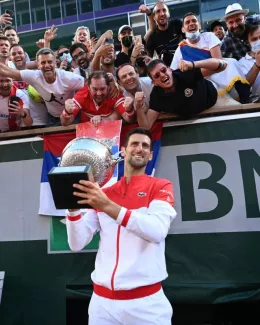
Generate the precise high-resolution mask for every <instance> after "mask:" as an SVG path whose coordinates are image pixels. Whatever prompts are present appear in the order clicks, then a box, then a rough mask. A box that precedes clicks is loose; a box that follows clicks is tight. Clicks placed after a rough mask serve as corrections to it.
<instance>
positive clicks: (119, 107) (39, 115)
mask: <svg viewBox="0 0 260 325" xmlns="http://www.w3.org/2000/svg"><path fill="white" fill-rule="evenodd" d="M139 12H141V13H142V14H145V15H147V19H148V23H149V29H148V31H147V33H146V35H144V36H141V35H136V36H134V35H133V29H132V27H131V26H129V25H123V26H121V27H120V28H119V30H118V32H117V35H116V37H117V38H118V41H119V42H120V45H121V48H120V50H119V51H118V52H116V51H115V46H114V38H113V32H112V31H111V30H108V31H107V32H105V33H104V34H103V35H101V36H100V37H99V38H98V39H97V38H95V37H92V38H91V37H90V31H89V29H88V28H87V27H84V26H82V27H78V29H77V30H76V32H75V36H74V38H73V40H72V45H71V46H68V47H67V46H65V45H61V46H60V47H59V48H58V49H57V50H56V51H54V50H52V49H51V48H52V44H51V43H52V41H53V39H54V38H55V37H56V35H57V32H58V29H57V28H55V27H54V26H52V27H51V28H50V29H48V30H46V32H45V33H44V38H43V39H40V40H39V41H38V42H37V43H36V45H37V46H38V47H39V48H40V49H39V50H38V52H37V53H36V58H35V60H34V61H31V60H30V58H29V56H28V54H27V53H26V52H25V49H24V48H23V47H22V45H21V44H19V37H18V35H17V32H16V30H15V29H14V28H13V27H12V26H11V25H10V24H11V23H12V18H11V17H10V16H9V15H8V14H3V15H2V16H0V23H1V24H5V25H6V27H5V28H4V29H2V30H0V131H1V132H7V131H13V130H19V129H26V128H27V129H28V128H38V127H44V126H58V125H63V126H67V125H70V124H73V123H80V122H87V121H91V122H92V123H93V124H94V125H95V126H98V124H99V123H100V121H101V120H117V119H123V120H124V122H125V123H133V122H137V123H138V124H139V125H140V126H143V127H146V128H149V129H150V128H151V127H152V125H153V123H154V122H155V121H156V120H157V118H158V117H159V115H160V113H163V112H166V113H173V114H176V115H178V116H180V118H189V117H190V116H193V115H195V114H197V113H199V112H201V111H204V110H206V109H208V108H210V107H212V106H214V105H215V104H216V102H217V100H218V99H219V98H225V96H229V98H232V100H233V101H234V102H235V101H239V102H240V103H242V104H246V103H254V102H259V95H260V78H259V70H260V25H259V20H258V17H257V16H256V19H255V20H254V19H253V18H252V16H251V17H248V9H243V8H242V7H241V6H240V4H238V3H234V4H231V5H229V6H228V7H227V8H226V11H225V15H224V16H223V18H222V21H216V22H213V24H212V25H211V31H210V32H202V31H201V26H200V22H199V20H198V18H197V16H196V15H195V14H194V13H191V12H189V13H187V14H186V15H184V17H183V20H179V19H170V12H169V8H168V7H167V5H166V4H165V3H164V2H158V3H156V4H155V6H154V7H153V8H149V7H147V6H146V5H141V6H140V8H139ZM223 14H224V13H223ZM223 22H224V23H225V25H224V24H223ZM224 26H226V28H227V31H225V28H224Z"/></svg>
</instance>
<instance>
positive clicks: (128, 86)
mask: <svg viewBox="0 0 260 325" xmlns="http://www.w3.org/2000/svg"><path fill="white" fill-rule="evenodd" d="M118 77H119V83H120V85H121V86H122V87H124V88H125V90H127V91H130V92H131V91H134V90H136V89H137V88H138V86H139V75H138V73H136V71H135V69H134V67H132V66H131V65H126V66H124V67H122V68H121V69H120V70H119V72H118Z"/></svg>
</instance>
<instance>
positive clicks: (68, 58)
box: [60, 53, 72, 63]
mask: <svg viewBox="0 0 260 325" xmlns="http://www.w3.org/2000/svg"><path fill="white" fill-rule="evenodd" d="M60 59H61V61H64V60H67V62H68V63H71V62H72V57H71V55H70V54H69V53H63V54H62V56H61V57H60Z"/></svg>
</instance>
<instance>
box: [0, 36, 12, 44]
mask: <svg viewBox="0 0 260 325" xmlns="http://www.w3.org/2000/svg"><path fill="white" fill-rule="evenodd" d="M0 40H2V41H8V42H9V44H10V41H9V39H8V37H6V36H1V35H0Z"/></svg>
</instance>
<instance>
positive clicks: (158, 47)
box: [146, 19, 184, 66]
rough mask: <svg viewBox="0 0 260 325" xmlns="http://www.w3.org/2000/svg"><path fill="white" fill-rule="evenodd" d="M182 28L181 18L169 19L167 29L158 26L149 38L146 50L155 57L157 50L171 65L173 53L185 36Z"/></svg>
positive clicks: (160, 56) (161, 57) (165, 61)
mask: <svg viewBox="0 0 260 325" xmlns="http://www.w3.org/2000/svg"><path fill="white" fill-rule="evenodd" d="M181 28H182V22H181V20H179V19H173V20H171V21H169V25H168V28H167V29H166V30H159V29H158V27H157V28H156V30H155V31H154V32H153V34H152V35H151V36H150V37H149V38H148V40H147V44H146V50H147V52H148V55H149V56H150V57H153V53H154V51H156V53H157V54H158V56H159V58H160V59H162V60H163V61H164V63H165V64H166V65H167V66H170V65H171V63H172V59H173V55H174V53H175V51H176V49H177V47H178V45H179V43H180V42H181V41H182V40H183V38H184V34H183V33H182V31H181Z"/></svg>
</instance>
